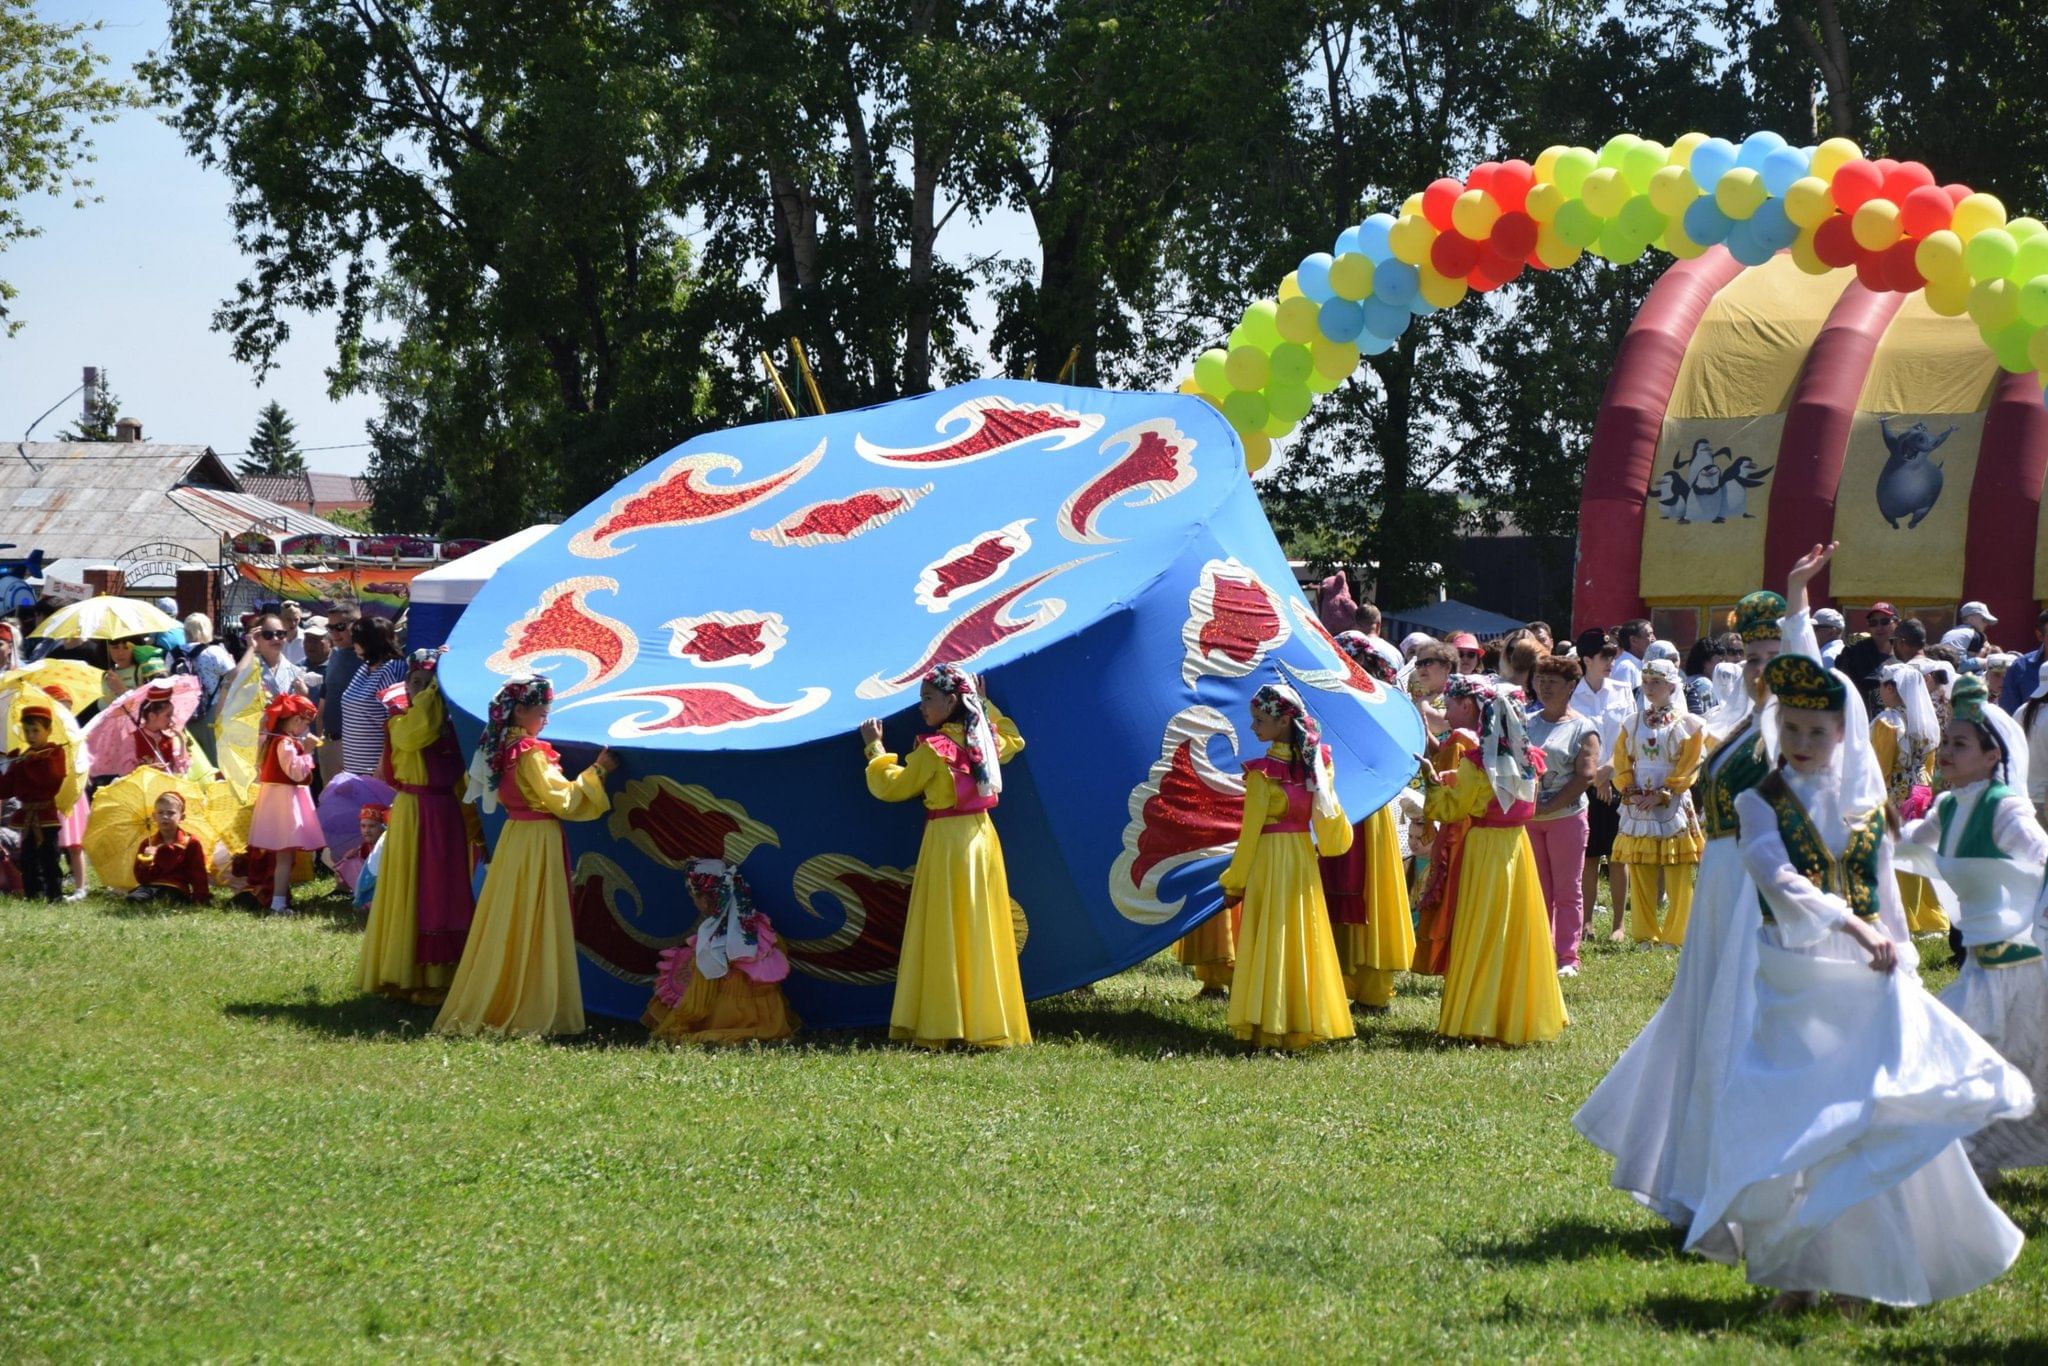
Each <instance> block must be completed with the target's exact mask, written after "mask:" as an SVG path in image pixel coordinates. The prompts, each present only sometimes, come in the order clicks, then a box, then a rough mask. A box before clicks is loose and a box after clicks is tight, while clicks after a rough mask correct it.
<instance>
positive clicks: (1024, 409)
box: [853, 395, 1102, 467]
mask: <svg viewBox="0 0 2048 1366" xmlns="http://www.w3.org/2000/svg"><path fill="white" fill-rule="evenodd" d="M956 426H957V427H960V428H961V430H960V431H959V432H958V433H954V432H952V430H951V429H952V428H954V427H956ZM933 429H934V430H935V431H937V432H939V433H940V434H941V435H943V436H944V437H945V440H943V441H940V442H938V443H936V444H933V445H930V446H917V447H911V448H909V449H902V450H891V449H889V448H887V447H883V446H877V445H875V444H874V443H873V442H872V441H869V440H868V439H867V438H866V437H864V436H856V437H854V439H853V447H854V449H855V450H857V451H859V452H860V456H861V459H863V460H871V461H873V462H874V463H875V464H877V465H900V466H913V467H914V466H929V465H965V464H968V463H971V462H972V461H976V460H984V459H986V458H988V457H989V456H991V455H1000V454H1002V453H1003V452H1004V451H1008V450H1015V449H1016V448H1017V447H1019V446H1023V445H1027V444H1029V443H1031V442H1034V441H1043V440H1046V439H1047V438H1053V441H1052V445H1051V446H1050V447H1049V448H1048V449H1051V450H1064V449H1065V448H1067V447H1068V446H1072V445H1076V444H1078V443H1079V442H1082V441H1085V440H1087V439H1088V438H1089V437H1091V436H1093V435H1095V433H1096V432H1098V431H1100V430H1102V414H1100V413H1077V412H1074V411H1072V410H1071V409H1068V408H1062V407H1060V406H1059V405H1058V404H1056V403H1017V402H1015V401H1013V400H1011V399H1007V398H1003V397H1001V396H1000V395H990V396H989V397H986V398H974V399H969V400H968V401H967V402H965V403H962V404H961V405H960V406H959V407H957V408H954V409H952V410H951V411H949V412H948V413H947V414H946V415H945V416H944V417H941V418H940V419H939V420H938V421H937V422H936V423H934V424H933Z"/></svg>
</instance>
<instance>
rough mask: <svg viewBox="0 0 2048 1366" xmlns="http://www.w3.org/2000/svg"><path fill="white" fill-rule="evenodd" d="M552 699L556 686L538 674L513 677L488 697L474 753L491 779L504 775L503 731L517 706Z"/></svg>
mask: <svg viewBox="0 0 2048 1366" xmlns="http://www.w3.org/2000/svg"><path fill="white" fill-rule="evenodd" d="M554 700H555V685H554V684H553V683H550V682H549V681H548V680H547V679H546V678H543V677H542V676H541V675H539V674H527V675H525V676H524V677H521V678H515V679H512V680H511V681H509V682H507V683H506V684H505V685H504V686H503V687H501V688H499V689H498V691H497V693H496V695H494V696H493V697H492V698H491V711H490V716H489V718H488V719H487V720H486V721H485V722H484V734H483V739H482V740H480V741H479V742H478V743H477V747H476V753H477V758H479V759H481V760H482V761H483V763H484V766H485V767H486V768H488V769H489V770H490V773H491V779H492V781H493V782H495V781H497V780H498V779H500V778H502V777H504V776H505V757H506V750H507V748H508V746H507V744H506V741H505V732H506V731H508V730H510V729H511V728H512V718H513V715H514V714H515V712H516V711H517V709H518V708H520V707H544V706H546V705H547V704H548V703H550V702H552V701H554Z"/></svg>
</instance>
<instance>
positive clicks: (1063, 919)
mask: <svg viewBox="0 0 2048 1366" xmlns="http://www.w3.org/2000/svg"><path fill="white" fill-rule="evenodd" d="M938 662H954V663H958V664H960V665H961V666H962V667H964V668H967V669H969V670H972V671H975V672H979V673H981V674H983V675H984V676H985V678H986V684H987V688H988V692H989V695H990V697H991V698H992V699H993V700H994V701H995V703H996V704H997V705H998V706H999V707H1001V708H1003V709H1004V710H1005V711H1006V712H1008V713H1009V714H1010V715H1011V716H1012V717H1014V718H1015V720H1016V722H1017V725H1018V727H1019V729H1020V730H1021V731H1022V733H1023V735H1024V738H1025V742H1026V748H1025V750H1024V752H1023V754H1022V755H1020V756H1019V757H1018V758H1017V759H1016V760H1015V761H1014V762H1013V763H1011V764H1010V765H1008V766H1006V767H1005V769H1004V781H1005V788H1004V791H1003V797H1002V804H1001V806H1000V808H999V809H998V810H997V811H996V813H995V823H996V828H997V830H998V831H999V832H1000V834H1001V837H1002V841H1003V850H1004V855H1005V858H1006V860H1007V863H1008V867H1009V874H1010V891H1011V896H1012V901H1013V904H1012V906H1011V915H1012V918H1013V920H1014V922H1015V924H1016V926H1017V930H1018V941H1019V944H1020V959H1021V967H1022V972H1023V978H1024V986H1025V990H1026V993H1027V994H1028V995H1030V996H1033V997H1041V996H1048V995H1052V994H1055V993H1057V992H1061V991H1067V990H1071V989H1072V988H1074V987H1076V986H1080V985H1082V984H1083V983H1087V982H1091V981H1094V980H1096V979H1098V978H1101V977H1105V976H1108V975H1110V974H1112V973H1115V972H1119V971H1121V970H1122V969H1124V968H1126V967H1128V966H1130V965H1131V964H1133V963H1136V962H1139V961H1142V960H1143V959H1145V958H1147V957H1149V956H1150V955H1152V954H1154V953H1156V952H1158V951H1159V950H1160V949H1162V948H1164V947H1165V946H1167V945H1168V944H1170V943H1172V942H1173V941H1174V939H1176V938H1177V937H1179V936H1180V935H1181V934H1183V933H1185V932H1186V931H1187V930H1188V929H1189V928H1190V927H1192V926H1193V925H1195V924H1197V923H1199V922H1200V921H1201V920H1202V919H1203V918H1204V917H1206V916H1208V915H1211V914H1213V913H1214V912H1215V911H1216V910H1217V909H1218V906H1219V904H1220V896H1219V893H1218V892H1217V889H1216V885H1215V880H1216V875H1217V873H1218V872H1219V871H1220V870H1221V868H1222V862H1223V860H1224V859H1225V858H1226V857H1227V855H1228V854H1229V852H1230V849H1231V847H1232V845H1233V843H1234V841H1235V839H1236V835H1237V828H1238V822H1239V818H1240V814H1241V805H1242V793H1243V786H1242V781H1241V778H1240V776H1239V772H1240V770H1239V762H1240V761H1241V760H1242V759H1246V758H1251V757H1254V756H1255V755H1256V754H1257V753H1258V752H1259V748H1258V744H1257V741H1256V740H1255V739H1254V738H1253V736H1252V734H1251V730H1250V725H1249V717H1248V714H1247V703H1248V702H1249V700H1250V697H1251V694H1252V693H1253V692H1254V691H1255V690H1256V689H1257V688H1258V687H1259V686H1260V685H1261V684H1263V683H1267V682H1274V681H1283V680H1284V681H1287V682H1289V683H1292V684H1294V685H1295V686H1296V687H1297V688H1298V689H1299V690H1300V692H1301V693H1302V695H1303V697H1304V698H1306V699H1307V700H1308V703H1309V706H1310V709H1311V710H1312V711H1314V712H1315V713H1316V714H1317V716H1318V717H1319V719H1320V720H1321V722H1322V725H1323V732H1324V735H1325V737H1326V740H1327V742H1328V743H1329V744H1330V745H1331V747H1332V749H1333V751H1334V757H1335V762H1336V771H1337V787H1338V792H1339V795H1340V796H1341V798H1342V799H1343V802H1344V805H1345V809H1346V810H1347V811H1348V812H1350V813H1351V814H1352V816H1353V818H1354V819H1356V818H1358V817H1361V816H1363V815H1364V814H1365V813H1367V812H1370V811H1373V810H1375V809H1377V808H1378V807H1379V806H1381V805H1383V804H1384V803H1386V802H1387V801H1388V800H1390V799H1391V798H1392V797H1393V795H1394V793H1395V792H1396V791H1398V790H1399V788H1400V787H1401V786H1402V785H1403V784H1404V783H1406V782H1407V781H1408V779H1409V777H1410V776H1411V775H1412V774H1413V773H1414V771H1415V764H1416V759H1417V756H1418V754H1419V753H1420V750H1421V744H1422V727H1421V723H1420V719H1419V717H1418V716H1417V714H1416V712H1415V710H1414V708H1413V707H1412V706H1411V705H1410V704H1409V702H1408V701H1407V699H1406V697H1405V696H1402V695H1400V694H1399V693H1398V692H1397V691H1396V690H1394V689H1391V688H1387V687H1383V686H1381V685H1379V684H1376V683H1375V682H1374V681H1373V680H1372V679H1371V678H1369V677H1367V676H1366V675H1365V674H1363V673H1362V672H1361V671H1360V670H1358V669H1357V668H1356V666H1355V665H1353V664H1351V662H1350V661H1349V660H1348V659H1347V658H1346V657H1345V656H1344V654H1343V653H1342V651H1340V650H1339V649H1337V648H1336V646H1335V644H1334V643H1333V642H1332V641H1331V639H1330V637H1329V636H1328V634H1327V633H1326V632H1325V631H1324V630H1323V628H1322V627H1321V625H1320V624H1319V623H1318V622H1317V620H1316V616H1315V613H1314V611H1313V610H1312V609H1311V608H1310V606H1309V604H1308V602H1307V601H1306V600H1305V599H1304V598H1303V597H1302V596H1301V594H1300V592H1299V590H1298V589H1297V588H1296V587H1295V585H1294V583H1293V580H1292V578H1291V576H1290V575H1289V572H1288V567H1287V560H1286V557H1285V555H1284V554H1283V552H1282V551H1281V548H1280V546H1279V544H1278V543H1277V542H1276V541H1275V540H1274V537H1273V533H1272V530H1271V528H1270V527H1269V526H1268V524H1267V522H1266V518H1265V515H1264V513H1263V512H1262V511H1261V509H1260V507H1259V501H1258V498H1257V496H1256V494H1255V493H1254V491H1253V488H1252V484H1251V480H1250V477H1249V476H1248V475H1247V474H1246V472H1245V467H1244V454H1243V450H1242V448H1241V447H1240V446H1239V444H1238V442H1237V439H1236V437H1235V436H1234V435H1233V434H1232V432H1231V430H1230V428H1229V427H1228V425H1227V424H1225V422H1224V421H1223V419H1222V417H1221V416H1220V415H1219V414H1218V413H1216V412H1215V411H1214V410H1213V409H1211V408H1210V407H1209V406H1208V405H1207V404H1205V403H1203V402H1201V401H1200V400H1198V399H1195V398H1190V397H1184V396H1182V395H1178V394H1147V393H1116V392H1105V391H1102V390H1094V389H1075V388H1067V387H1064V386H1057V385H1049V384H1033V383H1022V382H1013V381H994V380H992V381H982V382H978V383H974V384H968V385H964V386H961V387H959V388H955V389H950V390H946V391H943V392H940V393H934V394H926V395H922V396H920V397H917V398H910V399H903V400H900V401H898V402H895V403H890V404H886V405H883V406H880V407H876V408H870V409H865V410H862V411H856V412H847V413H834V414H831V415H828V416H824V417H814V418H805V419H798V420H792V421H783V422H774V423H768V424H764V425H760V426H753V427H745V428H740V429H736V430H732V431H725V432H719V433H715V434H710V435H706V436H702V437H699V438H697V439H695V440H693V441H690V442H688V443H686V444H684V445H682V446H679V447H677V448H676V449H675V450H673V451H670V452H669V453H668V454H666V455H664V456H662V457H660V458H659V459H657V460H655V461H653V462H652V463H650V464H649V465H647V466H646V467H645V468H643V469H641V470H640V471H638V472H637V473H635V474H633V475H631V476H629V477H627V478H626V479H623V480H621V481H620V482H619V484H618V485H617V486H616V487H614V488H613V489H612V490H611V491H610V492H608V493H606V494H605V495H604V496H603V497H601V498H599V499H597V501H595V502H594V503H592V504H591V505H590V506H588V507H586V508H584V509H582V510H581V511H579V512H577V513H576V514H574V515H573V516H571V517H569V518H568V519H567V520H566V521H564V522H563V523H562V525H561V526H560V527H558V528H556V529H554V530H553V531H550V532H548V533H547V534H546V535H545V536H543V537H541V538H540V539H539V540H537V541H536V542H534V543H533V544H532V545H530V546H528V547H526V548H525V549H524V550H522V551H520V552H519V553H518V554H516V555H514V556H512V557H511V558H510V559H509V560H508V561H506V562H505V563H504V564H503V565H502V566H500V567H498V568H497V569H496V571H495V572H494V573H493V574H492V575H491V576H490V578H489V579H488V581H487V582H485V583H484V584H483V585H482V587H481V590H480V591H479V592H478V593H477V594H476V597H475V599H474V601H473V602H472V603H470V605H469V606H468V608H467V610H466V611H465V612H464V613H463V614H462V616H461V618H460V620H459V621H457V622H456V624H455V628H454V635H453V638H452V641H451V648H450V653H449V656H448V659H447V662H446V665H445V666H444V670H443V674H444V678H445V680H446V684H445V685H446V687H447V691H448V695H449V698H450V700H451V701H452V703H453V704H454V706H455V708H456V711H457V725H458V728H459V730H460V733H461V736H462V739H463V741H464V743H465V745H473V744H474V743H475V742H476V739H477V736H478V733H479V731H480V729H481V717H482V715H483V713H484V712H485V710H486V709H487V706H488V704H489V701H490V697H491V694H492V693H493V692H494V691H495V690H496V688H497V687H498V685H499V683H500V682H502V681H503V679H504V678H506V677H508V676H511V675H515V674H519V673H522V672H526V671H532V670H537V671H542V672H546V673H548V674H549V675H550V677H551V678H552V679H553V681H554V683H555V688H556V700H555V705H554V711H553V715H552V718H551V720H550V722H549V729H548V739H549V740H550V741H552V742H554V743H555V744H556V745H557V746H558V747H564V748H565V752H566V754H567V755H568V756H574V757H572V758H571V762H570V764H569V767H570V768H571V770H572V771H573V770H574V769H575V768H576V767H577V766H579V764H580V763H581V762H587V761H588V755H589V753H591V752H592V751H593V750H594V748H595V747H596V746H599V745H609V746H611V747H612V748H613V750H614V751H615V752H616V753H617V754H618V755H619V757H620V759H621V763H622V771H621V772H620V773H619V774H618V775H616V776H615V777H614V779H613V782H612V791H613V805H612V811H611V813H610V815H609V816H608V817H607V818H606V819H604V820H601V821H594V822H589V823H584V824H576V825H570V826H568V827H567V830H568V838H569V850H570V854H569V857H570V869H571V883H572V887H571V893H572V900H573V904H574V921H575V930H576V938H577V944H578V949H579V955H580V958H581V966H582V973H583V989H584V998H585V1004H586V1006H587V1007H588V1008H589V1009H591V1010H594V1011H597V1012H600V1013H603V1014H608V1015H615V1016H621V1017H625V1018H637V1017H638V1016H639V1015H640V1013H641V1011H642V1010H643V1009H644V1007H645V1006H646V1004H647V999H648V995H649V992H650V983H651V980H652V976H653V973H654V971H655V966H656V960H657V958H658V956H659V953H660V951H661V949H662V948H663V947H664V946H666V945H670V944H674V943H677V942H680V940H681V939H682V937H683V936H685V935H687V934H688V933H689V932H690V931H691V930H692V928H693V927H694V926H693V922H694V920H695V913H694V911H693V910H692V909H691V906H690V902H689V899H688V897H687V895H686V893H685V890H684V881H683V876H682V873H681V871H680V870H681V869H683V868H685V867H687V865H688V863H689V861H690V860H692V859H696V858H701V857H707V856H719V857H725V858H729V859H732V860H733V861H735V862H736V863H738V864H739V866H740V868H741V870H742V871H743V873H744V874H745V876H746V878H747V880H748V882H749V883H750V884H751V886H752V887H753V889H754V895H755V899H756V901H757V902H758V903H759V905H760V906H761V908H762V909H763V910H765V911H766V912H767V913H768V914H769V915H770V917H771V918H772V919H773V921H774V924H775V927H776V930H777V932H778V933H779V934H780V935H781V936H782V937H783V939H784V940H785V941H786V944H787V947H788V951H789V956H790V959H791V961H792V965H793V967H794V969H795V970H794V972H793V973H792V974H791V976H790V979H789V981H788V982H787V983H786V989H787V990H788V993H789V996H790V998H791V1003H792V1004H793V1005H794V1006H795V1007H796V1009H797V1010H798V1011H799V1012H800V1013H801V1014H802V1016H803V1018H804V1020H805V1021H806V1022H807V1023H809V1024H811V1025H813V1026H820V1027H840V1026H854V1025H866V1024H873V1023H877V1022H880V1021H883V1020H886V1019H887V1017H888V1012H889V1002H890V996H891V992H892V990H893V987H894V981H895V970H896V961H897V955H898V953H899V951H900V948H901V943H902V933H903V920H904V914H905V909H906V907H907V904H908V900H909V892H910V877H911V870H912V869H913V868H914V867H915V866H916V862H917V850H918V844H919V840H920V838H921V836H922V834H923V824H924V822H923V813H922V811H921V809H920V808H919V807H918V805H917V804H915V803H906V804H902V805H894V804H889V803H884V802H880V801H877V800H875V799H874V798H872V797H871V796H869V794H868V791H867V787H866V783H865V780H864V777H863V763H862V757H861V751H860V744H859V741H858V739H857V738H856V735H855V731H856V729H857V728H858V726H859V725H860V723H861V721H862V720H864V719H866V718H867V717H870V716H878V717H881V718H882V719H883V721H884V725H885V733H886V739H887V743H888V745H889V747H890V749H891V750H893V751H895V752H896V753H898V754H901V753H903V752H904V751H906V750H907V749H908V748H909V746H910V745H911V743H912V742H913V740H914V739H915V734H916V727H917V724H918V723H917V721H916V710H915V708H916V701H917V688H918V682H919V680H920V678H921V677H922V675H923V674H924V672H925V671H926V670H927V669H928V668H929V667H931V665H933V664H934V663H938ZM494 833H495V832H494Z"/></svg>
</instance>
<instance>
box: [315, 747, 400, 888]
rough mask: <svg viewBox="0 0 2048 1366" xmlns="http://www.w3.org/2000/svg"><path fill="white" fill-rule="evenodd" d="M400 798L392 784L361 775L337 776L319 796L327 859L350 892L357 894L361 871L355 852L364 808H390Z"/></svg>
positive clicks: (361, 838) (361, 829) (361, 834)
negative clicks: (358, 875)
mask: <svg viewBox="0 0 2048 1366" xmlns="http://www.w3.org/2000/svg"><path fill="white" fill-rule="evenodd" d="M397 795H398V793H397V791H396V789H394V788H393V787H392V786H391V785H390V784H389V783H381V782H378V781H377V780H376V779H375V778H365V777H364V776H363V775H362V774H360V773H342V774H339V775H337V776H336V777H335V779H334V780H333V781H332V782H330V783H328V784H327V787H326V790H324V791H323V792H321V794H320V833H321V834H323V835H325V836H326V837H327V857H328V860H329V861H330V862H332V863H333V864H334V870H335V872H337V873H340V874H341V875H342V879H341V881H342V885H343V886H345V887H347V888H348V889H349V890H350V891H354V890H355V885H356V879H355V875H356V873H357V872H358V871H359V870H360V869H361V867H362V863H361V861H360V860H359V859H358V858H357V857H356V852H357V849H358V847H359V846H360V845H361V844H362V842H363V827H362V812H363V808H364V807H366V806H389V805H391V799H392V798H393V797H395V796H397Z"/></svg>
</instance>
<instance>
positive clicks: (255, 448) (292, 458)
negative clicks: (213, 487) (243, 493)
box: [235, 399, 306, 475]
mask: <svg viewBox="0 0 2048 1366" xmlns="http://www.w3.org/2000/svg"><path fill="white" fill-rule="evenodd" d="M297 431H298V424H297V423H295V422H293V421H292V420H291V418H290V416H288V415H287V414H286V413H285V410H284V405H283V404H282V403H279V402H278V401H277V400H276V399H272V400H271V401H270V402H268V403H266V404H264V405H263V410H262V411H261V412H259V413H257V414H256V430H255V432H254V433H252V434H251V435H250V437H249V449H248V450H247V451H245V452H244V453H243V455H242V458H241V460H239V461H238V462H236V464H235V473H236V474H238V475H249V474H304V473H305V472H306V457H305V456H304V455H303V454H301V453H300V451H299V441H298V437H297V435H296V433H297Z"/></svg>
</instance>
